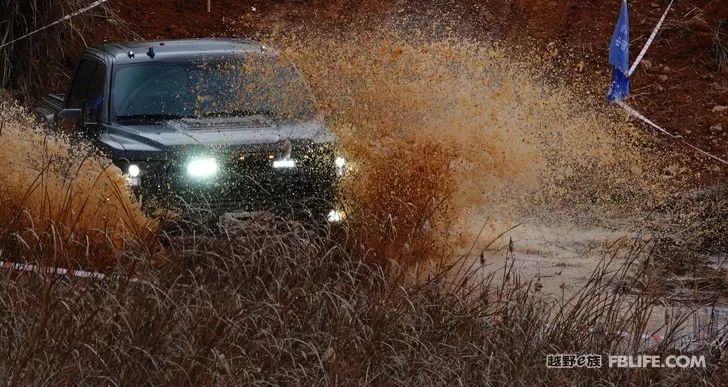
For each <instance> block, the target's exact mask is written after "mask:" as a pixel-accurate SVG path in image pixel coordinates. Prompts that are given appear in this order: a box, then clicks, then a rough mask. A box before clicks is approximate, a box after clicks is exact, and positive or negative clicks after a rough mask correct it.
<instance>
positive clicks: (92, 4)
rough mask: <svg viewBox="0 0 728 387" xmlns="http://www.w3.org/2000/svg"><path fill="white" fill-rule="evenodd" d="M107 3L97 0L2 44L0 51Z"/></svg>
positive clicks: (103, 0) (104, 0)
mask: <svg viewBox="0 0 728 387" xmlns="http://www.w3.org/2000/svg"><path fill="white" fill-rule="evenodd" d="M107 1H109V0H98V1H95V2H93V3H91V4H89V5H87V6H86V7H83V8H81V9H79V10H78V11H76V12H73V13H69V14H68V15H66V16H64V17H62V18H60V19H58V20H56V21H54V22H53V23H51V24H48V25H45V26H43V27H41V28H38V29H37V30H34V31H31V32H28V33H27V34H25V35H23V36H21V37H19V38H17V39H13V40H11V41H9V42H7V43H4V44H3V45H1V46H0V49H2V48H4V47H6V46H9V45H11V44H13V43H15V42H17V41H20V40H23V39H25V38H27V37H29V36H31V35H33V34H36V33H38V32H40V31H43V30H45V29H48V28H51V27H53V26H55V25H56V24H60V23H62V22H64V21H66V20H69V19H71V18H73V17H76V16H78V15H80V14H82V13H85V12H88V11H90V10H92V9H94V8H96V7H98V6H99V5H101V4H103V3H106V2H107Z"/></svg>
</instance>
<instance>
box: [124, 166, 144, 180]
mask: <svg viewBox="0 0 728 387" xmlns="http://www.w3.org/2000/svg"><path fill="white" fill-rule="evenodd" d="M140 173H142V170H141V169H140V168H139V166H138V165H136V164H131V165H129V168H128V169H127V170H126V174H127V175H128V176H129V177H132V178H133V177H139V174H140Z"/></svg>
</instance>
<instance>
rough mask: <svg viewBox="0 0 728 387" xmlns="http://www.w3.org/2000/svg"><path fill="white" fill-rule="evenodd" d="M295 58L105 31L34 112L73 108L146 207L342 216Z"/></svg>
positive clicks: (61, 113)
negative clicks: (123, 38) (118, 38)
mask: <svg viewBox="0 0 728 387" xmlns="http://www.w3.org/2000/svg"><path fill="white" fill-rule="evenodd" d="M313 109H314V107H313V102H312V100H311V97H310V92H309V89H308V88H307V86H306V84H305V82H304V81H303V79H302V77H301V76H300V74H299V72H298V71H297V69H296V67H295V66H294V65H293V64H292V63H290V62H287V61H285V60H283V59H282V58H280V56H279V55H278V54H277V53H276V52H275V51H272V50H269V49H267V48H266V47H265V46H262V45H261V44H259V43H256V42H252V41H248V40H222V39H200V40H175V41H154V42H131V43H104V44H102V45H101V46H98V47H94V48H89V49H87V50H86V51H85V52H84V53H83V55H82V57H81V60H80V62H79V64H78V67H77V68H76V72H75V75H74V77H73V80H72V82H71V87H70V91H69V93H68V94H67V95H65V96H64V95H48V96H47V97H45V98H44V99H43V100H42V102H41V103H40V104H39V106H38V107H37V108H36V112H37V113H38V114H39V115H41V116H42V117H43V118H45V119H46V120H47V121H49V122H57V121H59V119H60V118H65V119H73V120H75V128H76V129H75V130H76V132H77V133H78V134H79V135H81V136H83V137H85V138H87V139H89V140H90V141H92V142H93V143H94V144H95V145H96V146H97V147H98V148H99V149H100V150H101V151H102V152H104V153H105V154H106V155H107V156H108V157H109V158H110V159H111V160H113V162H114V163H115V164H116V165H117V166H118V167H119V168H120V169H121V170H122V172H123V173H124V174H125V176H126V178H127V181H128V183H129V186H130V187H131V188H132V190H133V191H134V192H135V194H136V196H137V197H138V198H139V199H140V200H141V202H142V204H143V206H144V207H145V208H147V209H156V208H172V209H179V208H190V207H195V208H204V209H208V210H209V211H210V212H211V213H213V214H215V215H223V214H226V213H231V214H238V213H240V214H248V213H255V212H261V211H271V212H275V213H279V214H283V215H286V216H288V215H292V216H296V217H297V216H302V215H305V216H313V217H314V218H317V219H328V221H330V222H339V221H341V220H342V217H343V213H342V212H341V211H337V205H336V201H335V200H336V192H337V186H338V181H339V178H340V176H341V175H342V174H343V171H344V168H345V167H346V162H345V160H344V159H343V158H342V157H341V156H340V155H339V154H338V153H337V148H336V137H335V136H334V135H333V134H332V133H331V131H330V130H329V129H328V128H327V127H326V126H325V124H324V122H323V121H322V120H321V119H320V118H319V117H317V115H316V114H315V112H314V110H313Z"/></svg>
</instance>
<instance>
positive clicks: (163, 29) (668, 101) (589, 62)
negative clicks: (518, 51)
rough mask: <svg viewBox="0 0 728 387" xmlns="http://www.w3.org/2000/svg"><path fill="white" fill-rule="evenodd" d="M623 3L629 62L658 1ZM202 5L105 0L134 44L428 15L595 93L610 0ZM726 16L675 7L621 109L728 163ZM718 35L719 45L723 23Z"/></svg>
mask: <svg viewBox="0 0 728 387" xmlns="http://www.w3.org/2000/svg"><path fill="white" fill-rule="evenodd" d="M629 3H630V7H631V9H630V18H631V25H632V30H631V34H632V35H631V37H632V55H633V57H634V56H636V55H637V53H638V52H639V49H640V48H641V47H642V45H643V44H644V42H645V41H646V40H647V37H648V36H649V34H650V32H651V31H652V28H653V27H654V26H655V24H656V23H657V21H658V19H659V17H660V15H661V14H662V12H663V11H664V9H665V6H666V3H667V1H664V2H663V1H659V0H632V1H630V2H629ZM211 4H212V9H211V12H210V13H208V12H207V11H206V5H207V2H206V1H205V0H177V1H164V2H162V1H157V0H155V1H152V0H112V1H111V7H112V8H113V10H114V11H115V13H116V14H117V15H118V16H119V18H121V19H123V20H124V21H125V22H126V23H128V24H129V25H130V26H131V28H132V29H133V31H134V32H135V33H136V34H138V36H139V37H142V38H182V37H206V36H255V35H256V34H258V33H269V32H271V31H280V29H281V28H286V29H289V30H290V29H294V30H295V29H303V28H304V27H305V28H308V29H310V28H311V27H314V28H316V29H321V30H322V31H333V32H335V33H336V32H339V33H346V31H347V28H348V27H349V26H350V25H351V24H357V25H359V26H371V25H380V24H382V23H388V22H389V23H391V22H394V23H402V24H406V23H422V22H425V24H427V22H428V21H429V20H431V19H433V18H436V19H435V21H436V22H437V23H440V24H442V25H449V26H450V27H451V29H452V30H453V31H454V32H455V33H456V34H459V35H462V36H466V37H470V38H477V39H498V40H501V41H505V42H507V43H509V44H512V45H519V46H523V47H524V49H528V50H534V51H536V52H542V53H549V54H552V57H553V58H554V62H555V63H557V64H558V65H560V66H562V68H565V69H567V70H568V69H573V73H574V75H575V77H577V78H579V79H581V80H588V81H589V82H590V83H591V84H593V85H594V87H595V90H600V89H604V91H605V92H606V87H607V85H608V82H609V78H610V74H611V70H610V69H609V67H608V66H607V64H606V62H607V59H606V58H607V49H608V43H609V39H610V36H611V33H612V30H613V28H614V23H615V20H616V18H617V12H618V10H619V4H620V1H619V0H609V1H603V0H460V1H458V0H449V1H448V0H425V1H415V0H399V1H383V0H379V1H377V0H359V1H353V0H328V1H327V0H311V1H305V0H283V1H266V0H260V1H250V0H212V1H211ZM726 19H728V0H679V1H676V2H675V5H674V7H673V10H672V11H671V12H670V13H669V16H668V18H667V21H666V22H665V26H664V27H663V30H662V32H661V33H660V34H659V36H658V38H657V39H656V41H655V43H654V45H653V46H652V49H651V50H650V52H649V53H648V55H647V57H646V59H647V62H646V63H645V65H643V66H641V67H640V68H639V69H638V71H637V72H636V74H635V77H634V81H633V85H632V90H633V97H631V101H630V103H631V104H632V105H634V106H636V107H638V108H639V109H640V110H641V111H643V112H644V113H645V114H646V115H647V116H649V117H650V118H652V119H654V120H655V121H656V122H658V123H660V124H662V125H663V126H664V127H665V128H667V129H668V130H672V131H674V132H675V133H678V134H682V135H684V136H685V137H686V138H689V139H690V140H691V141H693V142H694V143H696V144H697V145H699V146H702V147H704V148H706V149H707V150H709V151H711V152H714V153H715V154H717V155H719V156H721V157H725V158H728V141H726V139H727V138H728V110H723V111H720V112H719V111H713V110H714V108H716V106H728V69H726V68H723V69H722V71H721V69H719V66H718V64H717V61H716V60H715V58H714V56H713V55H712V53H711V50H712V49H713V46H714V35H715V30H716V28H717V26H718V24H719V22H720V21H721V20H726ZM430 24H432V23H430ZM283 26H285V27H283ZM114 30H115V29H109V28H101V29H100V30H99V31H100V33H99V35H104V36H96V37H93V38H92V39H91V40H101V39H102V38H109V39H118V38H119V36H118V33H114V32H110V31H114ZM722 31H723V32H724V33H725V34H726V35H725V37H724V39H725V40H724V44H726V45H728V21H726V22H725V24H724V27H723V30H722ZM90 43H91V42H90ZM726 49H728V48H726ZM726 65H727V66H728V64H726ZM719 109H720V108H717V109H716V110H719ZM718 126H722V130H720V129H719V128H718ZM711 127H713V129H711ZM723 170H725V168H723ZM714 177H715V176H714ZM706 183H711V182H706ZM712 183H713V184H714V183H715V181H713V182H712Z"/></svg>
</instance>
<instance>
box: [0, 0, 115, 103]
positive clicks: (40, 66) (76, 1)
mask: <svg viewBox="0 0 728 387" xmlns="http://www.w3.org/2000/svg"><path fill="white" fill-rule="evenodd" d="M90 3H91V1H87V0H62V1H54V0H36V1H4V2H2V3H0V15H2V19H3V20H0V21H1V22H2V23H0V45H2V44H5V43H9V42H11V41H13V40H15V39H16V38H19V37H21V36H23V35H25V34H27V33H29V32H31V31H34V30H36V29H38V28H41V27H44V26H46V25H48V24H50V23H52V22H53V21H56V20H58V19H60V18H61V17H63V16H65V15H67V14H70V13H72V12H75V11H77V10H79V9H81V8H83V7H85V6H87V5H88V4H90ZM98 18H101V20H106V19H112V18H115V17H114V15H113V14H112V11H111V9H110V8H109V7H108V6H106V5H101V6H99V7H97V8H95V9H93V10H91V11H89V12H88V13H85V14H83V15H79V16H77V17H75V18H73V19H71V20H70V21H65V22H63V23H60V24H58V25H56V26H53V27H51V28H48V29H46V30H43V31H40V32H38V33H36V34H34V35H32V36H29V37H28V38H25V39H23V40H20V41H18V42H16V43H13V44H11V45H9V46H6V47H4V48H2V49H0V88H9V89H13V90H16V91H17V92H18V93H19V94H20V95H22V96H24V97H33V96H37V95H38V94H40V93H43V92H46V91H47V90H60V89H62V88H63V87H65V86H66V85H65V83H66V81H67V80H68V79H69V77H68V74H67V69H68V63H67V60H68V58H72V57H74V56H75V55H76V54H77V53H78V52H79V51H80V50H81V49H83V48H84V47H85V46H86V38H87V37H89V36H91V31H92V29H93V27H94V23H95V19H96V20H98ZM116 25H117V28H119V30H120V31H126V30H127V28H126V27H125V25H124V23H118V22H117V24H116ZM49 74H65V75H66V76H65V77H62V76H49Z"/></svg>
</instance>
